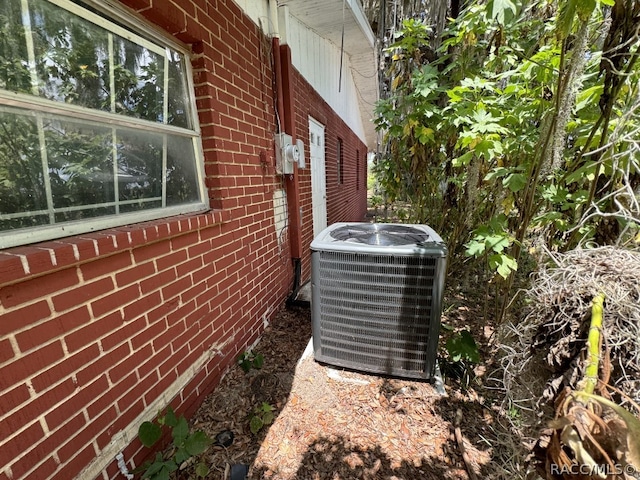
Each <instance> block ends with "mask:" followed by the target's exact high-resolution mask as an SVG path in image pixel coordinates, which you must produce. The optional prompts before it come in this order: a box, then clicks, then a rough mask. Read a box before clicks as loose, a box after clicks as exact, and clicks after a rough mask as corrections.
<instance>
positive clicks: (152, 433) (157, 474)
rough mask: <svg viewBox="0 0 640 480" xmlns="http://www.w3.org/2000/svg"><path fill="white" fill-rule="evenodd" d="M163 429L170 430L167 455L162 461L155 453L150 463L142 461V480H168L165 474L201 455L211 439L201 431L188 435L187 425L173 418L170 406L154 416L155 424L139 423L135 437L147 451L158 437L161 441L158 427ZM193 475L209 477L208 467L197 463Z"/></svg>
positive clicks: (140, 469)
mask: <svg viewBox="0 0 640 480" xmlns="http://www.w3.org/2000/svg"><path fill="white" fill-rule="evenodd" d="M163 426H166V427H168V428H169V429H170V430H171V438H172V443H173V448H172V450H171V454H170V455H169V456H168V457H167V458H165V456H163V455H162V453H160V452H158V453H156V456H155V458H154V460H153V461H149V462H145V463H144V464H143V465H142V466H141V467H139V469H137V470H138V471H142V472H144V473H143V474H142V477H141V478H142V479H146V478H148V479H150V480H168V478H169V474H170V473H171V472H175V471H176V470H177V469H178V468H179V467H180V465H181V464H182V463H184V462H186V461H187V460H188V459H190V458H191V457H194V456H196V455H200V454H201V453H203V452H204V451H205V450H206V449H207V447H208V446H209V445H211V443H213V442H212V440H211V439H210V438H209V437H208V436H207V434H206V433H204V432H203V431H201V430H196V431H195V432H193V433H189V425H188V424H187V420H186V419H185V418H184V416H183V415H180V417H177V416H176V414H175V412H174V411H173V409H172V408H171V407H168V408H167V411H166V413H165V414H164V415H162V416H158V418H157V419H156V421H155V422H148V421H147V422H143V423H142V424H141V425H140V428H138V438H139V439H140V442H142V444H143V445H144V446H145V447H147V448H151V447H152V446H153V445H155V444H156V443H157V442H158V440H160V438H162V427H163ZM195 472H196V475H197V476H198V477H203V478H204V477H206V476H207V475H208V474H209V467H208V466H207V465H206V464H205V463H203V462H201V463H199V464H198V465H196V468H195Z"/></svg>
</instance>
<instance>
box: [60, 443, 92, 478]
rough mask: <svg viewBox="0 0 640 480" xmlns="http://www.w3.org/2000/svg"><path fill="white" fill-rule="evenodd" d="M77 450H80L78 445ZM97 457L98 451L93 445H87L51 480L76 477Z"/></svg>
mask: <svg viewBox="0 0 640 480" xmlns="http://www.w3.org/2000/svg"><path fill="white" fill-rule="evenodd" d="M76 451H78V446H76ZM95 457H96V452H95V450H94V448H93V445H87V446H86V447H85V448H83V449H82V450H80V451H79V453H78V454H77V455H76V456H75V457H74V458H73V459H72V460H70V461H69V462H68V463H67V464H66V465H65V466H64V467H62V468H61V469H60V470H58V471H57V472H56V473H55V475H54V476H53V478H51V480H68V479H70V478H76V477H77V476H78V474H79V473H80V472H81V471H82V469H83V468H85V467H86V466H87V465H88V464H89V463H90V462H91V461H92V460H93V459H94V458H95Z"/></svg>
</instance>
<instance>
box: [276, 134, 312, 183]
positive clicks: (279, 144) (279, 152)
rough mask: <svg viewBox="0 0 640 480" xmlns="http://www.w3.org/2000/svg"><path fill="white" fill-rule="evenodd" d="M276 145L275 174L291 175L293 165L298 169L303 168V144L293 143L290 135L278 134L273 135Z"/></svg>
mask: <svg viewBox="0 0 640 480" xmlns="http://www.w3.org/2000/svg"><path fill="white" fill-rule="evenodd" d="M274 140H275V144H276V172H277V173H279V174H285V175H289V174H292V173H293V164H294V163H297V164H298V168H305V166H306V165H305V160H304V143H303V142H302V140H297V141H296V143H295V144H294V143H293V139H292V138H291V135H287V134H286V133H278V134H276V135H275V138H274Z"/></svg>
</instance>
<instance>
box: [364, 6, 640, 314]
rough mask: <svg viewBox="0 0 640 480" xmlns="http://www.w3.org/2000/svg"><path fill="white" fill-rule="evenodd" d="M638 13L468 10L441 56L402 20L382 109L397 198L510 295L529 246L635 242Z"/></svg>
mask: <svg viewBox="0 0 640 480" xmlns="http://www.w3.org/2000/svg"><path fill="white" fill-rule="evenodd" d="M638 14H640V2H637V1H633V0H627V1H620V2H616V3H615V4H614V2H613V1H612V0H600V1H596V0H594V1H592V2H584V1H578V0H569V1H567V2H560V3H559V4H556V3H555V2H550V1H531V2H512V1H509V0H493V1H488V2H472V3H470V4H469V5H468V6H467V8H466V9H465V10H464V11H463V12H461V14H460V15H459V16H458V17H457V18H456V19H454V20H452V21H451V22H450V23H449V24H448V26H447V28H446V29H445V31H444V32H443V37H442V42H441V44H440V47H439V48H438V49H437V50H436V51H435V52H432V51H431V50H430V47H429V35H428V34H429V28H428V27H427V26H426V25H424V24H423V23H422V22H421V21H419V20H413V19H412V20H406V21H405V22H404V24H403V29H402V31H400V32H398V33H397V35H396V38H395V39H394V40H395V41H394V43H393V44H392V45H390V46H389V47H388V49H387V53H388V55H390V58H391V63H390V64H389V66H388V68H387V71H386V76H387V83H386V85H387V91H388V95H387V96H386V98H384V99H383V100H382V101H381V102H379V104H378V106H377V118H376V124H377V127H378V129H379V130H380V131H382V132H384V134H385V140H386V153H385V154H383V155H382V156H381V158H380V159H379V161H378V163H377V165H376V173H377V175H378V180H379V182H380V184H381V185H382V187H383V189H384V191H385V192H386V194H387V196H388V199H389V200H390V201H396V200H402V201H408V202H410V203H411V205H412V210H411V212H410V217H409V220H410V221H414V222H420V223H423V222H424V223H430V224H431V225H433V226H435V227H436V228H437V229H439V230H440V231H441V232H442V233H443V234H444V237H445V239H446V240H447V243H448V244H449V247H450V250H451V251H452V252H453V255H459V254H461V253H466V255H470V256H474V257H477V258H482V259H485V260H486V261H487V265H488V266H489V268H490V270H491V271H493V272H495V273H496V282H497V283H500V282H504V285H503V286H502V287H501V290H502V291H504V292H508V291H509V289H510V286H511V283H512V281H513V275H512V273H513V272H514V271H516V270H517V268H518V262H519V260H520V257H521V253H522V251H523V248H525V247H526V246H527V245H536V244H539V243H542V244H544V245H546V246H547V247H548V248H552V249H567V248H573V247H574V246H576V245H577V244H580V243H583V244H584V243H585V242H589V241H596V242H598V243H607V242H624V241H628V240H629V239H630V238H633V236H634V235H635V234H637V228H638V218H640V209H639V208H638V200H637V193H636V192H637V191H638V186H639V185H640V175H639V172H640V170H639V169H638V154H637V153H638V139H637V131H638V127H637V125H638V114H637V112H638V110H639V109H638V107H639V106H640V101H639V100H638V69H637V67H636V59H637V54H638V44H639V41H638V35H637V29H635V27H633V26H632V24H633V21H631V20H629V19H630V18H637V15H638ZM507 295H508V293H505V294H504V299H503V302H502V305H503V307H502V308H501V309H500V312H499V314H501V313H502V312H503V311H504V305H506V299H507Z"/></svg>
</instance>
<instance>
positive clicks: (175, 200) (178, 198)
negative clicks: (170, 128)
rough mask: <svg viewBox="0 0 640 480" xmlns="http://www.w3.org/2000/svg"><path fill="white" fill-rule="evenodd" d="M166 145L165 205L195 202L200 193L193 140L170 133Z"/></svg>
mask: <svg viewBox="0 0 640 480" xmlns="http://www.w3.org/2000/svg"><path fill="white" fill-rule="evenodd" d="M167 146H168V152H167V206H170V205H180V204H183V203H191V202H197V201H198V200H199V198H200V195H199V192H198V176H197V174H196V162H195V158H194V153H193V140H192V139H190V138H185V137H178V136H176V135H171V136H168V139H167Z"/></svg>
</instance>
